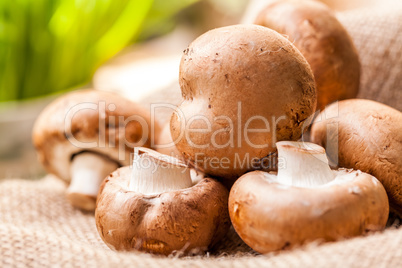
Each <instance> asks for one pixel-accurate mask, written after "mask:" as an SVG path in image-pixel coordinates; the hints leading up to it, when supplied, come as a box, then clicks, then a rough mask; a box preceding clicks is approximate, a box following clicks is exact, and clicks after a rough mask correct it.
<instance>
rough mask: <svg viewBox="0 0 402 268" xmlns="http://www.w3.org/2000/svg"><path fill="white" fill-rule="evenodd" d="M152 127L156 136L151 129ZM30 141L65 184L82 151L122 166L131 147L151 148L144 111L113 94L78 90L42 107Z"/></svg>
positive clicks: (128, 161)
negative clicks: (74, 161) (75, 157)
mask: <svg viewBox="0 0 402 268" xmlns="http://www.w3.org/2000/svg"><path fill="white" fill-rule="evenodd" d="M131 119H132V120H131ZM124 120H127V121H126V122H124ZM136 120H137V121H136ZM140 122H141V123H143V125H141V123H140ZM143 126H144V127H143ZM154 128H155V129H154V131H159V127H158V126H157V125H155V126H154ZM32 137H33V143H34V146H35V148H36V150H37V153H38V156H39V160H40V162H41V163H42V164H43V166H44V167H45V169H46V170H47V171H48V172H49V173H52V174H55V175H56V176H58V177H60V178H61V179H63V180H65V181H70V162H71V160H72V158H73V157H74V156H75V155H76V154H78V153H80V152H83V151H87V152H88V151H89V152H93V153H97V154H100V155H102V156H104V157H107V158H109V159H110V160H112V161H115V162H117V163H118V164H119V165H128V164H129V163H130V153H132V150H133V148H134V146H145V147H149V146H150V145H151V121H150V115H149V111H148V110H147V109H145V108H143V107H141V106H139V105H138V104H136V103H133V102H131V101H129V100H127V99H125V98H123V97H121V96H119V95H117V94H113V93H110V92H104V91H97V90H82V91H75V92H71V93H68V94H66V95H63V96H62V97H60V98H58V99H56V100H55V101H54V102H52V103H51V104H50V105H48V106H47V107H46V108H45V109H44V110H43V111H42V113H41V114H40V115H39V117H38V119H37V120H36V122H35V125H34V128H33V134H32Z"/></svg>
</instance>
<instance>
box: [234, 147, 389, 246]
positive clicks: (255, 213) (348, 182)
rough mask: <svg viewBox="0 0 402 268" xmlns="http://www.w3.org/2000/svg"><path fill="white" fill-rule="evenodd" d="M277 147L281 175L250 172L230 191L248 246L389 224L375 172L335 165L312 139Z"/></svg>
mask: <svg viewBox="0 0 402 268" xmlns="http://www.w3.org/2000/svg"><path fill="white" fill-rule="evenodd" d="M277 148H278V153H279V169H278V173H277V175H275V174H270V173H267V172H263V171H253V172H250V173H246V174H245V175H243V176H242V177H240V178H239V179H238V180H237V181H236V182H235V184H234V186H233V188H232V189H231V191H230V196H229V213H230V218H231V220H232V223H233V226H234V228H235V230H236V232H237V233H238V234H239V236H240V237H241V238H242V239H243V240H244V242H246V243H247V244H248V245H249V246H250V247H252V248H253V249H255V250H256V251H258V252H261V253H267V252H271V251H277V250H281V249H285V248H291V247H294V246H297V245H302V244H305V243H307V242H309V241H314V240H321V241H334V240H338V239H342V238H347V237H353V236H357V235H361V234H364V233H366V232H368V231H376V230H382V229H383V228H384V227H385V224H386V222H387V219H388V199H387V195H386V192H385V190H384V187H383V186H382V185H381V183H380V182H379V181H378V180H377V179H376V178H375V177H373V176H371V175H369V174H366V173H363V172H361V171H354V170H348V169H339V170H331V169H330V168H329V165H328V160H327V158H326V155H325V150H324V148H322V147H321V146H319V145H316V144H313V143H301V142H288V141H282V142H278V143H277Z"/></svg>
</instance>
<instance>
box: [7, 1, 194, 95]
mask: <svg viewBox="0 0 402 268" xmlns="http://www.w3.org/2000/svg"><path fill="white" fill-rule="evenodd" d="M194 2H197V0H169V1H166V0H118V1H116V0H1V1H0V102H5V101H10V100H21V99H27V98H32V97H36V96H42V95H48V94H51V93H54V92H60V91H64V90H68V89H71V88H72V87H77V86H80V85H83V84H86V83H88V82H89V80H90V78H91V76H92V74H93V73H94V71H95V70H96V68H97V67H99V66H100V65H101V64H102V63H104V62H105V61H106V60H108V59H109V58H111V57H112V56H113V55H115V54H116V53H117V52H119V51H120V50H121V49H122V48H124V47H126V46H127V45H128V44H132V43H134V42H137V41H141V40H144V39H147V38H150V37H153V36H157V35H161V34H163V33H165V32H167V31H169V30H170V29H171V28H172V27H173V26H174V24H175V15H176V14H177V13H178V12H179V11H181V10H182V9H184V8H186V7H188V6H189V5H191V4H193V3H194Z"/></svg>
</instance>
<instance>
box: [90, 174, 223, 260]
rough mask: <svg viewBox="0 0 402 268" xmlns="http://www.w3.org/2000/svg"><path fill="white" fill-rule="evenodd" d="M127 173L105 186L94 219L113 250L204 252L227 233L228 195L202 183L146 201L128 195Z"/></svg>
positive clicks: (214, 185)
mask: <svg viewBox="0 0 402 268" xmlns="http://www.w3.org/2000/svg"><path fill="white" fill-rule="evenodd" d="M131 171H132V170H131V169H130V167H122V168H120V169H118V170H116V171H115V172H113V173H112V174H110V176H109V177H108V178H106V180H105V181H104V182H103V184H102V186H101V188H100V191H99V195H98V200H97V205H96V210H95V219H96V226H97V228H98V232H99V234H100V236H101V237H102V239H103V241H104V242H105V243H106V245H108V246H109V247H110V248H112V249H115V250H124V251H133V250H140V251H145V252H151V253H157V254H164V255H169V254H171V253H172V252H174V251H183V252H184V253H188V252H193V251H195V250H200V251H204V250H206V249H207V248H208V247H210V246H212V245H214V244H215V243H216V242H218V241H219V240H220V239H221V238H222V237H223V236H224V235H225V233H226V232H227V230H228V228H229V226H230V219H229V214H228V210H227V202H228V195H229V194H228V191H227V190H226V188H225V187H224V186H223V185H221V184H220V183H219V182H217V181H215V180H213V179H210V178H204V179H201V181H200V182H198V183H197V184H195V185H194V186H192V187H190V188H187V189H181V190H175V191H169V192H164V193H161V194H153V195H144V194H142V193H139V192H133V191H130V190H128V185H129V180H130V176H131Z"/></svg>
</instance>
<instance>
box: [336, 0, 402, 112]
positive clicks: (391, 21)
mask: <svg viewBox="0 0 402 268" xmlns="http://www.w3.org/2000/svg"><path fill="white" fill-rule="evenodd" d="M338 19H339V20H340V21H341V23H342V24H343V25H344V26H345V28H346V30H347V31H348V32H349V34H350V36H351V37H352V39H353V41H354V43H355V46H356V48H357V51H358V52H359V57H360V63H361V79H360V91H359V94H358V98H362V99H371V100H376V101H379V102H382V103H385V104H387V105H389V106H391V107H394V108H395V109H397V110H399V111H402V1H400V2H399V3H398V2H395V3H394V4H393V5H392V6H389V5H380V6H377V7H375V8H367V9H356V10H350V11H346V12H342V13H339V14H338Z"/></svg>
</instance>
